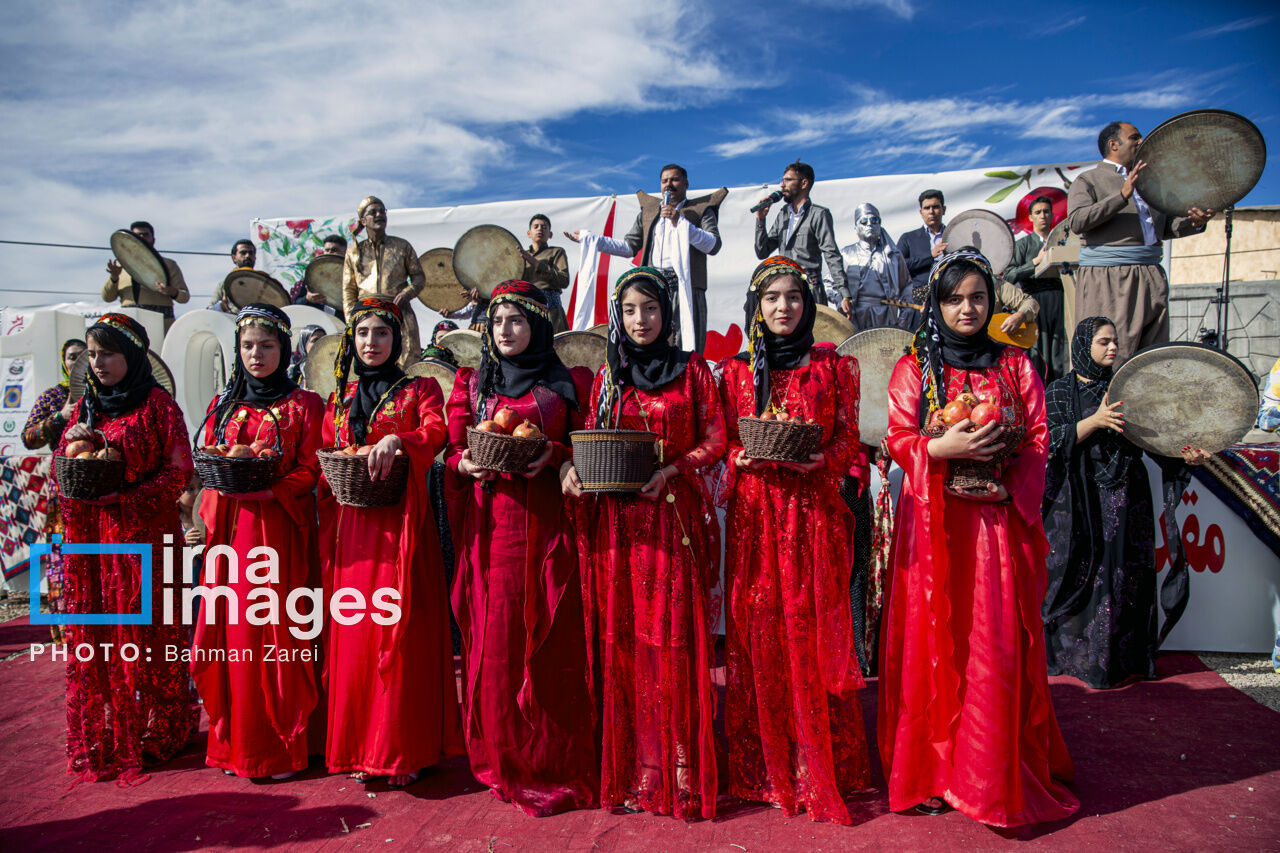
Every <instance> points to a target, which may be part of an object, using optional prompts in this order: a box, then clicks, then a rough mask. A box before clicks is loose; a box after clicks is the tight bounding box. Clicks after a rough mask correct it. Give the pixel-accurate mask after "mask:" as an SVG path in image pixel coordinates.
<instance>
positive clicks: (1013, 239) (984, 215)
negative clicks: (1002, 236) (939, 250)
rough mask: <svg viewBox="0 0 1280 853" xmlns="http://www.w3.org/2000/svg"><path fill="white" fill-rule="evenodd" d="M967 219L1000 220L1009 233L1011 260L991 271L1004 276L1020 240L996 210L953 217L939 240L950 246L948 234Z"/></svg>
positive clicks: (974, 209)
mask: <svg viewBox="0 0 1280 853" xmlns="http://www.w3.org/2000/svg"><path fill="white" fill-rule="evenodd" d="M970 214H972V215H970ZM966 219H985V220H987V221H991V220H998V221H999V222H1000V224H1001V225H1003V226H1004V227H1005V230H1007V231H1008V232H1009V259H1008V260H1007V261H1005V262H1004V265H1003V266H1002V267H1000V269H996V268H995V267H994V265H993V266H992V269H991V271H992V272H993V273H995V274H996V275H1000V274H1002V273H1003V272H1004V271H1005V270H1006V269H1008V268H1009V264H1011V263H1013V253H1014V250H1015V249H1016V248H1017V243H1018V238H1017V236H1016V235H1015V234H1014V233H1013V229H1012V228H1010V227H1009V223H1008V222H1006V221H1005V218H1004V217H1003V216H1001V215H1000V214H998V213H996V212H995V211H994V210H987V209H986V208H985V207H971V208H969V209H968V210H962V211H960V212H959V213H957V214H956V215H955V216H953V217H952V218H951V221H950V222H948V223H947V224H946V225H945V226H944V227H943V229H942V236H941V237H940V238H939V239H940V240H941V241H942V242H944V243H948V245H950V243H949V241H948V240H947V232H948V231H950V230H951V228H952V227H953V226H955V225H956V224H957V223H960V222H964V221H965V220H966ZM1064 221H1065V220H1064ZM982 256H983V257H984V258H986V259H987V260H988V261H990V260H991V255H989V254H988V253H986V252H982Z"/></svg>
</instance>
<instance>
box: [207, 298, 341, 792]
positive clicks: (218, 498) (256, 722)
mask: <svg viewBox="0 0 1280 853" xmlns="http://www.w3.org/2000/svg"><path fill="white" fill-rule="evenodd" d="M236 352H237V353H238V354H239V356H238V359H237V361H236V365H235V367H234V368H233V369H232V372H231V379H230V380H229V381H228V382H227V387H226V388H225V389H224V390H223V392H222V393H221V394H219V395H218V396H217V397H216V398H214V400H213V402H212V403H210V404H209V409H210V413H211V417H209V418H208V419H207V423H208V426H207V428H206V429H205V433H204V444H205V445H211V444H222V443H225V444H233V445H234V444H243V445H253V446H254V447H255V448H257V447H258V444H257V443H259V442H260V443H261V444H264V445H269V446H272V447H274V442H275V440H276V439H277V437H278V438H279V444H280V449H279V458H278V461H277V462H276V468H275V479H273V481H272V483H271V487H270V488H268V489H264V490H262V491H259V492H252V493H237V494H224V493H222V492H219V491H217V490H216V489H213V488H207V489H205V491H204V499H203V502H202V505H201V510H200V515H201V518H202V519H203V520H204V523H205V525H206V528H207V531H208V532H207V539H206V553H208V549H212V548H214V547H216V546H219V545H224V546H229V547H230V548H231V549H232V550H233V551H234V552H235V556H234V557H233V558H231V560H227V559H206V560H205V568H206V570H207V573H206V574H205V575H204V576H203V577H202V579H201V580H200V581H199V582H200V583H203V584H204V585H205V586H222V585H226V586H229V587H230V588H231V589H233V590H234V591H235V593H236V595H235V599H234V601H233V602H230V606H232V607H234V608H235V617H234V618H231V617H229V615H228V610H227V609H228V606H229V603H228V602H227V600H226V599H215V601H214V606H215V607H216V608H217V610H216V611H215V612H214V614H213V615H212V617H211V618H210V614H209V613H208V612H207V611H202V612H201V614H200V619H199V621H198V622H197V624H196V629H195V640H194V642H193V643H192V646H193V649H192V660H191V674H192V677H193V678H194V679H195V683H196V689H197V690H199V691H200V696H201V698H202V699H204V710H205V713H207V714H208V715H209V747H208V751H207V753H206V757H205V763H206V764H208V765H209V766H210V767H219V768H221V769H222V770H223V771H224V772H226V773H227V774H228V775H235V776H248V777H262V776H270V777H271V778H273V779H287V778H288V777H290V776H292V775H294V774H295V773H297V772H298V771H299V770H303V769H305V768H306V766H307V722H308V720H309V719H310V717H311V712H312V711H313V710H314V709H315V707H316V703H317V700H318V695H319V694H318V690H317V681H318V679H317V662H318V660H319V657H320V656H319V654H318V651H317V650H316V649H314V648H313V641H312V640H311V639H310V638H308V637H307V636H306V628H307V627H308V626H307V625H305V624H299V623H297V622H295V621H293V620H292V619H290V618H289V617H288V614H287V611H286V608H285V603H286V602H287V600H288V598H289V595H290V593H292V592H293V590H295V589H298V588H314V587H318V586H319V585H320V583H319V581H320V577H319V565H318V563H319V554H318V552H317V550H316V537H317V530H316V503H315V494H314V492H315V485H316V480H317V478H318V477H319V471H320V469H319V464H318V463H317V462H316V450H317V449H318V448H319V446H320V420H321V418H322V416H323V415H324V403H322V402H321V401H320V397H319V396H317V395H316V394H314V393H312V392H310V391H303V390H302V389H300V388H299V387H298V386H297V384H296V383H295V382H294V381H293V380H291V379H289V376H288V371H289V358H288V353H289V318H288V316H286V315H285V313H284V312H283V311H281V310H280V309H279V308H275V307H272V306H270V305H263V304H259V303H254V304H251V305H247V306H245V307H244V308H242V309H241V310H240V313H239V314H238V315H237V316H236ZM272 452H274V451H272ZM263 546H265V547H268V548H271V549H273V550H274V552H275V556H276V560H277V562H276V566H277V571H276V572H275V573H274V574H273V575H272V576H270V577H263V576H261V575H263V574H265V572H256V573H255V574H253V575H252V576H251V575H250V573H249V572H247V571H246V568H247V567H248V566H249V565H250V564H252V563H254V562H256V561H257V560H259V559H262V557H261V556H260V555H259V554H253V555H252V556H251V552H253V551H254V549H255V548H261V547H263ZM228 566H236V567H237V569H238V572H237V574H238V576H234V577H228ZM255 590H259V591H266V590H271V591H272V593H273V594H274V600H275V601H276V602H278V611H277V615H276V617H275V618H272V619H268V620H267V624H265V625H255V624H251V621H250V619H249V618H248V617H249V616H250V615H251V611H252V610H253V609H254V608H255V604H257V601H258V600H259V599H258V598H257V597H258V596H261V594H262V593H261V592H258V593H255V592H254V591H255ZM203 606H204V607H207V606H208V602H207V601H206V602H205V603H204V604H203ZM258 606H259V607H260V606H261V605H258ZM300 634H301V635H302V636H299V635H300Z"/></svg>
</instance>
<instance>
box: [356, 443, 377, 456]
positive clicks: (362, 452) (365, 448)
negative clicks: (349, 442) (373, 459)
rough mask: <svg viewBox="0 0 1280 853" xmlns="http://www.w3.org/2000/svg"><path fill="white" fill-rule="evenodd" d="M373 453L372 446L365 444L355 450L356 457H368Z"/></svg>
mask: <svg viewBox="0 0 1280 853" xmlns="http://www.w3.org/2000/svg"><path fill="white" fill-rule="evenodd" d="M372 452H373V445H372V444H365V445H362V446H360V447H357V448H356V456H368V455H369V454H370V453H372Z"/></svg>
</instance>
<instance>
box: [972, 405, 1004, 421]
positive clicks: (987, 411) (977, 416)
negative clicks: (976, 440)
mask: <svg viewBox="0 0 1280 853" xmlns="http://www.w3.org/2000/svg"><path fill="white" fill-rule="evenodd" d="M969 420H971V421H973V423H974V425H975V426H979V427H984V426H986V425H987V424H998V423H1000V407H999V406H997V405H995V404H994V403H987V402H982V403H979V404H978V405H976V406H974V407H973V411H972V412H970V413H969Z"/></svg>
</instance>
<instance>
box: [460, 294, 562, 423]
mask: <svg viewBox="0 0 1280 853" xmlns="http://www.w3.org/2000/svg"><path fill="white" fill-rule="evenodd" d="M505 304H510V305H514V306H515V308H516V310H518V311H519V312H520V313H521V314H523V315H524V318H525V320H526V321H528V323H529V331H530V335H529V345H528V346H527V347H525V348H524V351H523V352H520V353H518V354H516V355H513V356H505V355H503V354H502V353H501V352H500V351H499V350H498V347H497V345H496V344H495V343H494V341H493V313H494V311H495V310H497V308H498V306H499V305H505ZM554 339H555V328H554V327H553V326H552V325H551V316H550V314H549V313H548V312H547V297H546V295H545V294H544V293H543V292H542V291H541V290H539V289H538V288H537V287H534V286H533V285H532V284H530V283H529V282H527V281H504V282H503V283H502V284H500V285H498V286H497V287H495V288H494V290H493V297H492V298H491V299H490V300H489V307H488V312H487V320H486V322H485V327H484V332H483V333H482V337H481V344H480V369H479V371H478V372H479V379H480V389H479V394H478V395H477V399H476V413H475V414H476V418H477V419H479V420H483V419H484V418H485V417H486V414H485V406H486V404H487V403H488V401H489V400H490V399H492V398H493V397H494V396H495V395H499V394H500V395H502V396H503V397H509V398H512V399H515V398H518V397H523V396H524V395H525V394H528V393H529V391H530V390H531V389H532V388H533V386H534V385H541V386H543V387H545V388H548V389H550V390H551V391H554V392H555V393H557V394H559V395H560V396H561V397H563V398H564V400H565V402H566V403H568V405H569V407H570V408H573V409H577V408H578V392H577V390H576V389H575V388H574V386H573V376H571V375H570V373H569V368H567V367H565V366H564V362H562V361H560V356H559V355H557V354H556V350H555V346H554V342H555V341H554Z"/></svg>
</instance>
